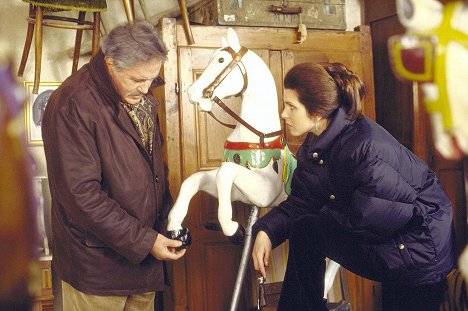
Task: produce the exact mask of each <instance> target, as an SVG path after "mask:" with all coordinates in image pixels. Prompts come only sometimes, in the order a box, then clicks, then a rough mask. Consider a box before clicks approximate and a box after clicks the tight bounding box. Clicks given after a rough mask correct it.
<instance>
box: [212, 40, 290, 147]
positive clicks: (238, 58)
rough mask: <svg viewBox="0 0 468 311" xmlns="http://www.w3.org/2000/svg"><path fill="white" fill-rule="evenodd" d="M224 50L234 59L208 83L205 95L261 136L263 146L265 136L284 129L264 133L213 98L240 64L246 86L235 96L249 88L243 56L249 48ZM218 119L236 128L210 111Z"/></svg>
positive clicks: (216, 98)
mask: <svg viewBox="0 0 468 311" xmlns="http://www.w3.org/2000/svg"><path fill="white" fill-rule="evenodd" d="M223 50H224V51H226V52H228V53H229V54H231V56H232V61H231V62H230V63H229V64H228V65H227V66H226V68H224V69H223V70H222V71H221V72H220V73H219V75H218V76H217V77H216V78H215V79H214V81H213V82H212V83H211V84H210V85H208V86H207V87H206V88H205V89H204V90H203V97H204V98H208V99H212V100H213V101H214V102H215V103H216V104H218V106H220V107H221V108H222V109H223V110H224V111H225V112H227V113H228V114H229V115H230V116H231V117H233V118H234V119H235V120H236V121H237V122H239V123H240V124H242V125H243V126H245V127H246V128H247V129H248V130H250V131H251V132H252V133H254V134H255V135H257V136H258V137H259V138H260V145H261V146H263V145H264V142H265V138H268V137H275V136H278V135H280V134H282V132H283V131H282V130H279V131H275V132H271V133H263V132H260V131H259V130H257V129H256V128H254V127H253V126H252V125H250V124H249V123H247V122H246V121H244V119H242V118H241V117H240V116H239V115H238V114H236V113H235V112H234V111H233V110H232V109H231V108H229V107H228V106H227V105H226V104H225V103H224V102H223V101H222V100H221V99H219V98H218V97H217V96H215V97H214V98H211V96H213V93H214V90H215V89H216V88H217V87H218V86H219V85H220V84H221V82H223V80H224V79H225V78H226V77H227V76H228V75H229V74H230V73H231V71H232V70H233V69H234V68H235V67H236V66H238V67H239V69H240V71H241V72H242V77H243V78H244V86H243V87H242V90H240V92H239V93H237V94H236V95H235V96H239V95H241V94H242V93H243V92H244V91H245V89H246V88H247V85H248V83H249V80H248V77H247V70H246V69H245V66H244V64H243V63H242V57H243V56H244V55H245V54H246V53H247V51H248V49H247V48H245V47H241V49H240V50H239V52H235V51H234V50H233V49H232V48H231V47H226V48H224V49H223ZM241 65H242V66H241ZM208 113H209V114H210V115H211V116H212V117H213V118H214V119H215V120H216V121H218V122H219V123H220V124H222V125H224V126H226V127H229V128H235V127H236V126H235V125H232V124H227V123H224V122H222V121H220V120H219V119H218V118H216V116H215V115H214V114H213V112H212V111H209V112H208Z"/></svg>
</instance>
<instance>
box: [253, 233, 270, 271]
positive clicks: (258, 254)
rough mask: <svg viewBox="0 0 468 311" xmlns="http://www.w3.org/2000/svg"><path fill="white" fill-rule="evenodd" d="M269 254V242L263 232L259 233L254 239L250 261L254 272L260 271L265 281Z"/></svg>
mask: <svg viewBox="0 0 468 311" xmlns="http://www.w3.org/2000/svg"><path fill="white" fill-rule="evenodd" d="M270 254H271V240H270V238H269V237H268V235H267V234H266V233H265V231H260V232H258V234H257V238H256V239H255V244H254V246H253V250H252V259H253V263H254V268H255V270H257V271H260V272H261V273H262V275H263V277H264V278H265V279H266V277H267V275H266V270H267V268H268V261H269V260H270Z"/></svg>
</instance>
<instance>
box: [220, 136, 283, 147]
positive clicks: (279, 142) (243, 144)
mask: <svg viewBox="0 0 468 311" xmlns="http://www.w3.org/2000/svg"><path fill="white" fill-rule="evenodd" d="M283 147H284V146H283V136H281V135H280V136H278V138H276V139H275V140H272V141H268V142H264V143H263V146H262V145H261V144H258V143H248V142H242V141H229V140H226V142H225V143H224V148H225V149H230V150H249V149H282V148H283Z"/></svg>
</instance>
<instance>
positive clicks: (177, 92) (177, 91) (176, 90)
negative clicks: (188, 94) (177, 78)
mask: <svg viewBox="0 0 468 311" xmlns="http://www.w3.org/2000/svg"><path fill="white" fill-rule="evenodd" d="M174 90H175V93H176V94H177V95H179V82H176V83H175V86H174Z"/></svg>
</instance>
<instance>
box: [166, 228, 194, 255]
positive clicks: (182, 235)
mask: <svg viewBox="0 0 468 311" xmlns="http://www.w3.org/2000/svg"><path fill="white" fill-rule="evenodd" d="M166 236H167V237H168V238H169V239H172V240H178V241H181V242H182V245H181V246H179V247H177V248H176V251H180V250H181V249H184V248H187V247H189V246H190V245H191V244H192V235H191V234H190V232H189V230H188V228H182V229H180V230H172V231H168V232H167V233H166Z"/></svg>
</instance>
